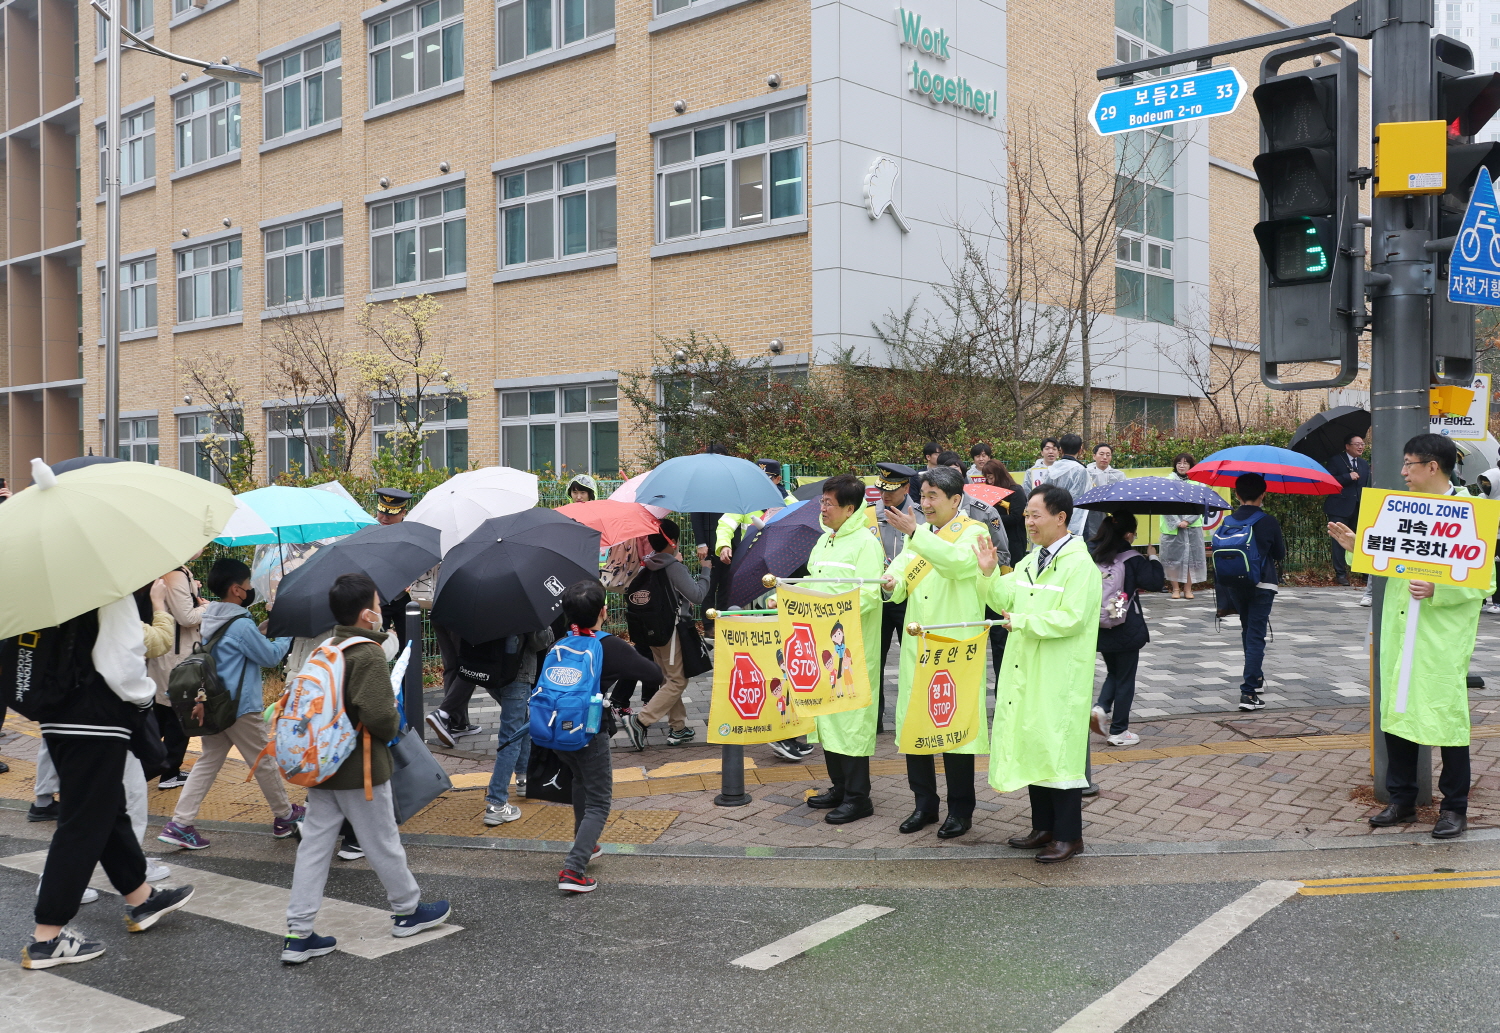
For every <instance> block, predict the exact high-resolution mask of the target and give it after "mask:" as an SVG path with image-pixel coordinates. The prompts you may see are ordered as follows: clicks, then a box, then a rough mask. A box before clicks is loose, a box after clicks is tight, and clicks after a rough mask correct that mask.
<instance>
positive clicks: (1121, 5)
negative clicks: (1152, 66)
mask: <svg viewBox="0 0 1500 1033" xmlns="http://www.w3.org/2000/svg"><path fill="white" fill-rule="evenodd" d="M1172 15H1173V9H1172V4H1171V3H1170V2H1169V0H1115V28H1116V29H1119V30H1120V32H1119V33H1118V34H1117V35H1116V36H1115V57H1116V59H1117V60H1119V62H1120V63H1121V64H1124V63H1125V62H1127V61H1139V60H1141V59H1142V58H1145V57H1155V56H1157V55H1159V54H1168V53H1171V52H1172V50H1173V49H1175V48H1174V47H1173V46H1172ZM1157 74H1162V73H1161V72H1158V73H1157Z"/></svg>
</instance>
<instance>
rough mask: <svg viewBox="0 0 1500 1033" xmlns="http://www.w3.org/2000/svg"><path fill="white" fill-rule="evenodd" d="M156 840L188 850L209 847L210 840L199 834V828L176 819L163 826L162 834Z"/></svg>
mask: <svg viewBox="0 0 1500 1033" xmlns="http://www.w3.org/2000/svg"><path fill="white" fill-rule="evenodd" d="M156 840H157V842H159V843H166V844H167V845H168V846H180V847H185V848H187V849H188V850H207V849H208V840H206V839H204V838H203V837H202V836H200V835H198V830H197V829H195V828H193V826H191V825H179V824H177V823H176V822H175V821H169V822H167V823H166V825H164V826H162V830H161V835H159V836H157V837H156Z"/></svg>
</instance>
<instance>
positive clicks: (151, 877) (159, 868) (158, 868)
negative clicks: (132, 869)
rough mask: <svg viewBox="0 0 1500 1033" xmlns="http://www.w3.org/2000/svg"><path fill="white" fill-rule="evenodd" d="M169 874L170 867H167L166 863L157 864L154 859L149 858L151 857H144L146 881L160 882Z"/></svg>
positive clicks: (170, 872)
mask: <svg viewBox="0 0 1500 1033" xmlns="http://www.w3.org/2000/svg"><path fill="white" fill-rule="evenodd" d="M171 874H172V869H170V868H168V867H167V866H166V865H164V864H157V863H156V862H155V861H153V860H151V858H149V857H148V858H146V881H147V882H161V881H162V880H163V879H166V878H169V877H170V876H171Z"/></svg>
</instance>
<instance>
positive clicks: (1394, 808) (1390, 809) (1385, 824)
mask: <svg viewBox="0 0 1500 1033" xmlns="http://www.w3.org/2000/svg"><path fill="white" fill-rule="evenodd" d="M1416 820H1417V809H1416V808H1415V807H1408V808H1406V809H1405V810H1402V809H1401V808H1400V807H1399V806H1398V805H1396V804H1393V803H1392V804H1387V805H1386V808H1385V810H1383V811H1381V812H1380V813H1379V814H1372V815H1370V824H1371V825H1374V826H1375V827H1376V828H1377V829H1384V828H1390V827H1391V826H1392V825H1407V824H1410V823H1411V822H1414V821H1416Z"/></svg>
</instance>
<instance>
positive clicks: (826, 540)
mask: <svg viewBox="0 0 1500 1033" xmlns="http://www.w3.org/2000/svg"><path fill="white" fill-rule="evenodd" d="M820 505H821V506H822V508H823V515H822V521H823V530H825V531H827V532H828V533H827V534H825V535H823V536H822V537H821V538H819V539H818V543H817V544H816V545H814V546H813V550H812V555H810V556H808V558H807V576H808V577H815V578H842V577H847V578H860V579H864V580H866V581H867V582H868V583H867V584H862V585H859V586H858V587H859V623H860V631H861V633H862V634H863V636H864V650H865V656H864V664H865V670H866V673H867V675H868V677H869V679H870V688H871V696H870V703H869V705H868V706H864V707H861V708H860V709H858V710H847V711H845V712H844V713H842V714H829V715H827V716H826V717H819V718H818V719H817V725H818V727H817V733H816V735H809V736H808V737H807V738H808V741H809V742H814V741H817V742H821V743H822V744H823V756H824V758H825V759H826V760H827V762H828V777H829V779H831V780H832V782H833V788H832V789H829V790H828V791H827V792H826V793H819V794H818V795H817V796H814V797H812V798H811V799H809V800H808V801H807V805H808V806H809V807H818V808H832V810H830V811H829V812H828V814H827V815H825V816H824V818H823V820H824V821H826V822H827V823H828V824H830V825H847V824H848V823H849V822H851V821H858V820H859V819H860V818H868V817H869V816H870V815H872V814H874V813H875V808H874V806H873V805H872V804H871V803H870V757H871V755H872V754H874V752H875V719H876V717H877V716H878V715H877V711H876V707H877V706H878V704H877V703H876V699H877V698H878V697H877V696H876V694H875V691H874V689H875V687H876V686H877V685H879V684H880V680H879V679H880V650H879V642H880V614H881V602H880V585H879V583H878V582H879V579H880V575H881V574H882V572H883V571H884V570H885V549H884V548H882V547H881V545H880V538H879V537H878V536H877V535H878V531H877V530H876V529H874V528H871V527H870V526H869V524H868V523H867V522H866V521H865V514H864V512H863V510H864V509H865V506H866V503H865V484H864V482H863V481H861V480H860V479H859V478H858V477H855V476H853V475H851V474H842V475H840V476H838V477H830V478H829V479H828V480H827V481H825V482H824V483H823V495H822V499H821V502H820ZM816 587H818V588H823V589H826V590H828V591H834V592H846V591H848V590H849V589H850V588H851V587H854V586H853V585H847V584H846V585H818V586H816Z"/></svg>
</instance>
